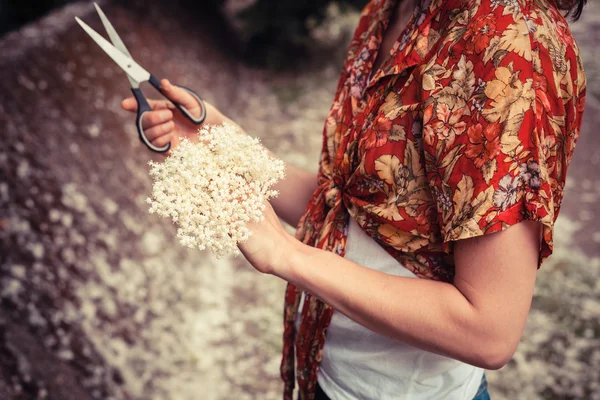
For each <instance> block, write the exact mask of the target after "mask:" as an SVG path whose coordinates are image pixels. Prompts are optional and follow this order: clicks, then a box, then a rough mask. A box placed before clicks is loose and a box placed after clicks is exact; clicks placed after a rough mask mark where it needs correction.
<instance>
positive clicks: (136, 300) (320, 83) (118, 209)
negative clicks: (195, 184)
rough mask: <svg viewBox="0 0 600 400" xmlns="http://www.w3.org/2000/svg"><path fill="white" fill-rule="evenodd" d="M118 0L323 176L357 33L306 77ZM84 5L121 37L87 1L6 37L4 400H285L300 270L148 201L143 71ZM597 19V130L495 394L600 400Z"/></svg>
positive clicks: (0, 286) (275, 144)
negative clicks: (216, 253)
mask: <svg viewBox="0 0 600 400" xmlns="http://www.w3.org/2000/svg"><path fill="white" fill-rule="evenodd" d="M100 4H101V6H102V7H103V9H104V11H105V12H106V13H107V15H108V16H109V18H110V19H111V21H112V22H113V23H114V25H115V27H116V29H117V30H118V31H119V32H120V33H121V34H122V37H123V39H124V41H125V43H126V44H127V45H128V46H129V47H130V50H131V51H132V53H133V55H134V57H135V58H136V59H137V60H138V61H139V62H140V64H141V65H143V66H145V67H147V68H148V69H149V70H150V71H152V72H153V73H155V74H156V75H158V76H168V77H169V78H170V79H171V80H173V81H174V82H177V83H180V84H183V85H186V86H190V87H193V88H195V89H197V90H198V91H199V92H200V93H201V94H202V96H203V97H205V98H206V99H208V100H209V101H210V102H212V103H213V104H215V105H217V106H218V107H219V108H221V109H222V110H224V111H225V112H226V113H227V114H229V116H231V117H232V118H233V119H234V120H236V121H238V122H239V123H240V124H241V125H242V126H243V127H244V128H245V129H246V130H247V131H248V132H250V133H251V134H254V135H256V136H259V137H261V138H262V140H263V143H264V144H265V145H266V146H267V147H268V148H270V149H272V150H273V151H274V152H275V153H276V154H278V155H280V156H281V157H282V158H283V159H285V160H286V161H289V162H292V163H294V164H296V165H298V166H301V167H305V168H307V169H310V170H316V166H317V160H318V153H319V150H320V146H321V137H320V132H321V128H322V124H323V121H324V117H325V115H326V113H327V111H328V108H329V105H330V102H331V100H332V96H333V90H334V86H335V84H336V80H337V72H338V68H339V53H340V50H339V49H343V46H341V47H338V51H337V53H336V54H337V55H338V56H336V57H334V58H335V60H333V61H332V60H330V59H326V58H322V59H323V62H319V63H314V62H313V65H312V66H311V67H310V68H309V69H308V70H306V71H304V72H299V73H298V72H297V73H278V74H273V73H267V72H265V71H259V70H252V69H247V68H245V67H242V66H240V64H239V62H238V61H237V60H236V58H235V56H234V55H233V54H232V52H231V51H227V50H226V49H228V48H232V47H233V46H234V44H232V43H230V42H227V41H226V38H225V37H226V36H227V35H224V34H223V30H222V25H220V23H219V21H218V20H215V19H214V17H213V16H211V15H209V14H208V13H206V14H203V13H197V14H194V15H193V16H192V15H190V14H189V13H187V14H186V13H183V12H181V10H177V9H173V8H169V9H167V8H166V7H160V6H158V5H157V6H156V7H154V8H152V9H149V10H146V9H145V8H144V7H142V6H141V4H143V2H141V1H138V2H134V3H133V4H131V3H127V5H126V6H124V5H123V4H125V3H124V2H122V3H119V2H114V3H112V2H110V1H104V2H101V3H100ZM139 12H141V14H140V17H139V19H136V18H135V16H136V15H138V14H137V13H139ZM75 15H77V16H79V17H81V18H82V19H84V20H85V21H86V22H88V23H89V24H90V25H91V26H92V27H93V28H94V29H96V30H99V31H101V30H102V28H101V24H100V21H99V19H98V18H97V16H96V15H95V11H94V10H93V6H91V4H86V3H77V4H73V5H70V6H68V7H66V8H64V9H62V10H60V11H58V12H56V13H53V14H51V15H49V16H48V17H46V18H44V19H42V20H40V21H38V22H36V23H35V24H33V25H30V26H27V27H25V28H23V29H21V30H20V31H18V32H15V33H12V34H10V35H8V36H5V37H4V38H2V39H0V76H1V77H2V80H0V127H2V129H3V131H2V138H3V139H4V146H2V148H1V149H0V177H1V178H0V300H1V303H0V306H1V308H0V399H2V400H4V399H9V400H13V399H15V400H16V399H57V400H71V399H73V400H86V399H103V400H104V399H136V400H137V399H140V400H141V399H144V400H154V399H156V400H165V399H169V400H170V399H175V400H195V399H200V398H201V399H207V400H210V399H236V400H237V399H261V400H262V399H275V398H279V395H280V390H281V388H280V383H279V379H278V367H279V352H280V347H281V309H282V294H283V289H284V285H283V283H282V282H281V281H279V280H277V279H276V278H269V277H265V276H262V275H260V274H258V273H256V272H254V270H253V269H252V268H251V267H249V266H248V265H246V263H245V261H243V259H241V258H240V259H224V260H214V259H212V258H210V257H208V256H207V255H206V254H204V253H199V252H194V251H188V250H186V249H184V248H183V247H181V246H179V245H178V244H177V242H176V239H175V230H174V229H173V227H172V226H171V225H170V223H169V222H168V221H166V220H162V219H159V218H157V217H155V216H152V215H149V214H148V213H147V205H146V204H145V198H146V196H147V195H148V193H149V192H150V180H149V177H148V166H147V165H146V162H147V161H148V159H150V157H152V155H150V154H149V153H148V152H147V151H146V150H145V149H144V148H143V146H142V145H141V143H139V141H138V139H137V133H136V132H135V128H134V125H133V120H132V116H130V115H127V114H125V113H124V112H123V111H122V110H121V109H120V106H119V103H120V100H121V99H122V98H123V97H124V96H127V95H128V94H129V93H128V89H127V80H126V78H125V76H124V75H123V74H122V73H121V71H120V70H119V69H118V67H116V66H115V65H114V64H113V63H112V61H110V59H109V58H108V57H107V56H106V55H104V54H103V53H102V51H101V50H100V49H99V48H97V46H96V45H95V44H94V43H93V42H92V41H91V40H90V39H89V38H88V37H87V36H86V35H85V34H84V33H83V31H82V30H81V29H80V28H79V26H77V25H76V24H75V23H74V21H73V17H74V16H75ZM584 15H585V18H584V20H583V21H582V23H580V24H577V25H575V26H574V31H575V32H576V34H577V36H578V39H579V40H580V44H581V45H582V47H583V49H584V55H586V56H587V57H585V61H586V68H587V70H588V75H589V77H590V84H589V89H588V93H589V96H588V99H589V100H588V109H587V116H586V120H585V126H586V129H585V131H584V133H583V134H582V137H581V139H580V143H579V145H578V149H577V151H576V153H575V157H574V162H573V166H572V169H571V173H570V182H571V186H570V188H569V192H568V193H567V196H566V201H565V204H564V211H563V215H561V218H560V219H559V225H558V226H557V240H556V242H557V243H556V245H557V252H556V255H555V256H553V257H552V258H551V259H550V260H549V262H548V263H547V265H545V268H544V269H543V270H542V271H540V274H539V281H538V290H537V293H536V299H535V301H534V310H533V311H532V314H531V317H530V319H529V323H528V325H527V328H526V332H525V334H524V340H523V343H522V345H521V346H520V348H519V351H518V353H517V355H516V356H515V359H514V361H513V362H511V364H509V365H508V366H507V367H505V368H504V369H502V370H501V371H499V372H493V373H490V374H489V376H490V381H491V384H492V389H493V394H494V399H515V398H519V399H521V398H522V399H528V400H529V399H533V400H535V399H579V398H582V399H598V398H600V388H599V387H598V386H597V385H598V382H600V376H599V375H598V374H599V372H598V371H600V345H599V344H600V343H599V340H600V339H599V338H600V326H599V325H598V320H600V310H599V307H598V304H599V300H600V299H599V297H600V294H599V293H600V286H599V285H598V283H597V282H598V279H597V278H598V276H599V272H600V262H599V259H598V255H599V252H598V246H599V243H600V233H599V232H598V231H597V227H596V226H595V224H594V221H595V220H596V219H597V218H596V213H597V212H598V211H599V210H598V201H597V199H598V196H599V195H600V181H598V174H597V173H596V170H597V165H598V162H600V150H599V149H600V146H599V145H600V143H599V141H600V139H598V136H597V135H592V132H594V130H593V129H592V127H593V126H595V125H594V124H596V125H597V124H598V123H600V120H598V121H596V119H598V118H600V117H598V116H599V115H600V103H599V101H598V100H599V97H598V95H599V94H600V93H599V90H598V87H599V86H598V84H597V82H598V81H599V80H600V61H598V60H599V59H598V57H595V55H596V53H597V51H596V43H597V42H598V40H597V39H599V38H598V36H599V35H600V27H599V23H598V22H597V19H598V18H597V17H598V16H600V6H599V5H598V4H589V8H588V9H587V10H586V14H584ZM175 21H177V22H175ZM354 21H355V20H354V17H352V16H350V17H346V18H344V19H343V20H341V22H339V21H338V23H336V24H330V25H328V26H326V27H324V28H322V29H320V30H319V32H317V34H318V35H319V37H324V38H329V39H332V38H335V37H339V36H340V35H343V32H344V29H347V28H349V27H351V26H352V23H354ZM340 27H341V28H342V29H341V32H342V33H340V32H339V31H340ZM595 51H596V53H594V52H595ZM320 56H321V57H322V56H323V54H321V55H320ZM151 90H152V89H148V94H149V95H150V93H151Z"/></svg>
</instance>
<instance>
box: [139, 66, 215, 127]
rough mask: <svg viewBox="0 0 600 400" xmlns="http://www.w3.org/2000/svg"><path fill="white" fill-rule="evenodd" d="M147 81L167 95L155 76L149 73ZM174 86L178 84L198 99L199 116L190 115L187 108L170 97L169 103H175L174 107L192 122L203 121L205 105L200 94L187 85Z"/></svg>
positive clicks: (198, 123)
mask: <svg viewBox="0 0 600 400" xmlns="http://www.w3.org/2000/svg"><path fill="white" fill-rule="evenodd" d="M148 82H150V84H151V85H152V86H154V88H155V89H156V90H158V91H159V92H160V93H161V94H162V95H163V96H165V97H167V96H166V94H165V92H163V90H162V88H161V87H160V80H159V79H158V78H157V77H156V76H154V75H152V74H150V79H148ZM175 86H178V87H180V88H182V89H183V90H185V91H186V92H188V93H189V94H190V95H192V97H193V98H195V99H196V100H197V101H198V104H200V116H199V117H194V116H193V115H192V113H190V112H189V111H188V109H187V108H185V107H184V106H182V105H181V104H179V103H177V102H175V101H172V100H170V99H169V101H170V102H171V103H173V104H174V105H175V107H177V109H178V110H179V111H180V112H181V113H182V114H183V115H185V117H186V118H187V119H189V120H190V121H191V122H193V123H194V124H196V125H200V124H201V123H203V122H204V120H205V119H206V106H205V105H204V101H203V100H202V98H201V97H200V96H198V94H197V93H196V92H194V91H193V90H192V89H190V88H187V87H185V86H181V85H175ZM167 99H168V97H167Z"/></svg>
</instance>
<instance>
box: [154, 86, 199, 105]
mask: <svg viewBox="0 0 600 400" xmlns="http://www.w3.org/2000/svg"><path fill="white" fill-rule="evenodd" d="M160 88H161V89H162V90H163V93H164V94H165V96H167V98H168V99H169V100H171V101H173V102H175V103H179V104H181V105H182V106H183V107H185V108H187V109H192V108H196V107H198V101H197V100H196V99H195V98H194V97H193V96H192V95H191V94H189V93H188V91H187V90H185V89H182V88H180V87H178V86H175V85H173V84H171V82H169V80H168V79H163V80H162V81H160Z"/></svg>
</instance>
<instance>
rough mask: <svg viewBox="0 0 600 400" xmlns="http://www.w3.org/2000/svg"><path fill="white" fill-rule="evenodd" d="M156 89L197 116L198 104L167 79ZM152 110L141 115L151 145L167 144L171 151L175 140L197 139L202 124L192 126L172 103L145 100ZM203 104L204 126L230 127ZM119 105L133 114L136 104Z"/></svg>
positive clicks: (123, 103) (213, 110)
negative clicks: (160, 89)
mask: <svg viewBox="0 0 600 400" xmlns="http://www.w3.org/2000/svg"><path fill="white" fill-rule="evenodd" d="M160 86H161V88H162V90H163V92H164V94H165V96H166V97H167V98H168V99H170V100H172V101H176V102H178V103H179V104H181V105H182V106H183V107H185V108H187V109H188V110H189V111H190V113H191V114H192V115H200V111H201V110H200V104H199V103H198V101H197V100H196V99H194V97H192V96H191V95H190V94H189V93H188V92H186V91H185V90H183V89H181V88H180V87H177V86H175V85H172V84H171V82H169V81H168V80H167V79H163V80H162V81H160ZM148 103H149V104H150V106H151V107H152V111H150V112H148V113H146V114H144V118H143V119H142V127H143V128H144V132H145V133H146V137H147V138H148V139H149V140H150V142H152V144H153V145H154V146H157V147H162V146H164V145H166V144H167V143H169V142H171V150H173V149H174V148H175V147H177V146H178V145H179V142H180V140H179V138H180V137H184V138H188V139H189V140H191V141H196V140H197V134H198V129H199V128H200V127H201V126H202V125H196V124H194V123H192V122H191V121H190V120H188V119H187V118H186V117H185V116H184V115H183V114H182V113H181V112H179V110H177V109H176V108H175V106H174V105H173V103H171V102H170V101H168V100H150V99H149V100H148ZM204 104H205V105H206V120H205V121H204V124H209V125H221V124H222V123H223V122H228V123H230V124H233V121H231V120H230V119H229V118H227V117H225V116H224V115H223V114H221V112H220V111H219V110H217V109H216V108H215V107H214V106H213V105H212V104H210V103H208V102H206V101H204ZM121 106H122V107H123V108H124V109H125V110H127V111H131V112H137V102H136V101H135V98H134V97H128V98H126V99H125V100H123V101H122V102H121Z"/></svg>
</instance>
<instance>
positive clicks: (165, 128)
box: [144, 121, 175, 142]
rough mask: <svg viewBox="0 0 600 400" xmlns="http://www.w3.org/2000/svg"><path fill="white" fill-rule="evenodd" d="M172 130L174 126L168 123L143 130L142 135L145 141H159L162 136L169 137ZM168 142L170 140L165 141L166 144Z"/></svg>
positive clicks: (170, 122)
mask: <svg viewBox="0 0 600 400" xmlns="http://www.w3.org/2000/svg"><path fill="white" fill-rule="evenodd" d="M173 129H175V124H174V123H173V121H169V122H165V123H164V124H160V125H156V126H153V127H152V128H149V129H147V130H144V135H145V136H146V139H148V140H149V141H151V142H152V141H153V140H156V139H159V138H161V137H163V136H169V135H170V133H171V132H173ZM170 141H171V139H169V140H167V142H170Z"/></svg>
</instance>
